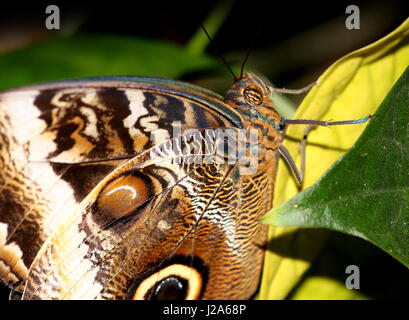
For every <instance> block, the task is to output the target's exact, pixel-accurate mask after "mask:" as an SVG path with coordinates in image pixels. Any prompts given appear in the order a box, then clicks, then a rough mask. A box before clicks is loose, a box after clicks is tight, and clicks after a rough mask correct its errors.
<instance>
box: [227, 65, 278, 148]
mask: <svg viewBox="0 0 409 320" xmlns="http://www.w3.org/2000/svg"><path fill="white" fill-rule="evenodd" d="M271 91H272V90H271V89H270V85H269V84H267V83H266V82H265V81H264V80H262V79H261V78H260V77H258V76H257V75H255V74H254V73H252V72H248V73H246V74H244V75H243V76H241V77H237V78H236V79H235V82H234V84H233V86H232V87H231V89H230V90H229V91H228V92H227V94H226V98H225V102H226V103H227V104H228V105H230V106H231V107H233V108H234V109H236V110H237V111H238V112H240V114H241V115H242V116H243V120H244V121H243V123H244V124H245V126H246V127H248V128H256V129H257V130H259V131H260V137H261V139H262V145H263V146H264V147H266V148H268V149H276V148H277V147H278V146H279V145H280V144H281V141H282V134H283V131H282V129H283V126H282V125H281V116H280V114H279V113H278V112H277V110H276V109H275V108H274V103H273V101H272V99H271Z"/></svg>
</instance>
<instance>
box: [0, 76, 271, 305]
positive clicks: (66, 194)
mask: <svg viewBox="0 0 409 320" xmlns="http://www.w3.org/2000/svg"><path fill="white" fill-rule="evenodd" d="M200 90H201V89H200ZM200 90H199V89H196V88H192V87H191V86H189V87H188V85H185V84H183V83H181V82H175V83H171V84H169V83H167V82H165V81H164V80H161V79H159V80H157V81H155V80H154V79H146V78H143V79H142V78H135V79H132V81H130V80H129V79H121V80H120V81H114V80H104V79H93V80H89V81H80V82H74V81H73V82H62V83H54V84H48V85H44V86H34V87H26V88H22V89H18V90H10V91H7V92H3V93H0V162H1V168H3V170H1V171H0V278H1V279H2V280H3V281H4V282H6V283H7V284H8V285H9V286H11V287H14V288H15V289H16V290H17V291H18V292H21V295H22V296H21V297H22V298H23V299H119V298H135V299H139V298H142V299H151V298H152V299H153V298H166V296H163V295H164V294H165V295H166V294H168V295H169V294H170V295H171V296H172V294H173V296H172V297H173V298H174V297H175V296H174V292H173V291H172V288H174V286H175V283H176V284H177V285H180V284H181V283H182V284H184V283H185V282H186V281H187V283H188V284H189V285H188V286H186V287H188V288H189V289H186V288H184V289H183V290H184V292H183V295H182V297H185V298H186V297H188V298H195V299H197V298H203V299H246V298H249V297H250V296H251V295H252V294H253V293H254V291H255V290H256V289H257V285H258V281H259V274H260V268H261V261H262V257H263V246H264V241H265V236H266V229H265V227H264V226H262V225H261V224H260V222H259V219H260V218H261V216H262V215H263V214H264V213H265V212H266V211H267V210H268V209H269V208H270V206H271V199H272V186H273V177H274V173H275V162H274V161H273V162H272V165H271V164H270V165H266V166H265V167H262V169H261V170H258V171H257V173H255V174H253V175H241V174H240V170H239V167H238V165H237V164H234V163H233V164H231V163H228V162H227V161H222V162H220V163H214V162H211V163H196V162H194V161H192V155H196V156H197V155H198V154H199V155H202V154H205V153H206V154H208V153H209V150H211V152H210V153H211V154H210V155H214V153H215V146H216V145H217V144H218V143H219V142H218V139H217V137H211V138H210V139H209V137H208V133H207V132H206V130H205V129H206V128H232V129H233V130H238V128H240V127H241V126H242V124H243V123H244V122H245V120H243V119H242V116H241V115H240V113H239V112H237V111H236V110H234V109H233V108H231V107H229V106H228V105H226V104H224V103H223V102H222V101H221V99H220V98H219V97H217V96H215V95H213V96H212V95H210V94H209V93H208V92H202V91H200ZM174 121H178V123H179V131H177V132H181V136H179V137H177V138H175V136H177V132H176V135H175V126H174V125H173V124H174ZM187 129H196V130H197V133H198V134H197V135H196V136H195V139H192V136H191V135H186V134H185V133H184V132H186V130H187ZM198 142H202V143H201V144H200V145H201V146H202V147H200V148H202V149H200V148H199V149H200V151H199V153H198V149H197V148H193V149H192V146H194V145H195V144H197V143H198ZM186 150H187V152H186ZM193 151H194V152H193ZM172 281H173V282H172ZM184 281H185V282H184ZM169 283H170V285H169ZM169 288H170V289H169ZM177 298H180V296H177Z"/></svg>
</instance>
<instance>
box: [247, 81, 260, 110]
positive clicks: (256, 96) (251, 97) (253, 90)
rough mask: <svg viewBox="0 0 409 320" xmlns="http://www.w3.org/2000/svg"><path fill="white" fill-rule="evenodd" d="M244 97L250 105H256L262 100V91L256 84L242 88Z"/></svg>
mask: <svg viewBox="0 0 409 320" xmlns="http://www.w3.org/2000/svg"><path fill="white" fill-rule="evenodd" d="M243 96H244V99H246V101H247V102H248V103H250V104H251V105H254V106H257V105H259V104H261V103H262V102H263V92H262V90H261V89H260V88H259V87H257V86H249V87H247V88H245V89H244V90H243Z"/></svg>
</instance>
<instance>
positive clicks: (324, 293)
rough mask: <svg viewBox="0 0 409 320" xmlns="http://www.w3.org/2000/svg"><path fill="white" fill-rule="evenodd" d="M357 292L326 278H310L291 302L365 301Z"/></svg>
mask: <svg viewBox="0 0 409 320" xmlns="http://www.w3.org/2000/svg"><path fill="white" fill-rule="evenodd" d="M367 299H368V298H367V297H366V296H364V295H362V294H361V293H360V292H359V291H357V290H351V289H347V288H346V287H345V284H343V283H341V282H339V281H337V280H334V279H331V278H327V277H319V276H312V277H308V278H307V279H305V280H304V281H303V282H302V283H301V284H300V286H299V287H298V288H297V290H296V292H295V293H294V294H293V295H292V297H291V300H367Z"/></svg>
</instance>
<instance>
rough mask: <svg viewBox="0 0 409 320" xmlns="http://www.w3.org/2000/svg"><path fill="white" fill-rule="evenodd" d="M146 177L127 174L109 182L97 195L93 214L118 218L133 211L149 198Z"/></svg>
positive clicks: (105, 217) (106, 217) (105, 218)
mask: <svg viewBox="0 0 409 320" xmlns="http://www.w3.org/2000/svg"><path fill="white" fill-rule="evenodd" d="M149 194H150V192H149V185H148V182H147V180H146V179H144V178H142V177H140V176H137V175H133V174H127V175H123V176H120V177H118V178H116V179H115V180H113V181H111V182H109V183H108V184H107V185H106V186H105V188H103V190H102V191H101V193H100V194H99V196H98V199H97V203H96V209H95V211H94V212H95V215H96V218H97V219H98V218H101V219H102V220H107V219H110V220H111V219H118V218H121V217H123V216H125V215H127V214H128V213H130V212H132V211H134V210H135V209H137V208H138V207H139V206H141V205H142V204H143V203H144V202H145V201H146V200H147V199H148V198H149Z"/></svg>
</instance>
